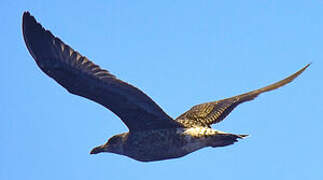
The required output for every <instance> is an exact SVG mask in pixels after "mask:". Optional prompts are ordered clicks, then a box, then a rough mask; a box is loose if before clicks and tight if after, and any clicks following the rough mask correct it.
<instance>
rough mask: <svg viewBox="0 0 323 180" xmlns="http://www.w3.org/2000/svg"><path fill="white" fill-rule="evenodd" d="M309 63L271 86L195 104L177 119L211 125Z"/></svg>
mask: <svg viewBox="0 0 323 180" xmlns="http://www.w3.org/2000/svg"><path fill="white" fill-rule="evenodd" d="M309 65H310V64H308V65H306V66H305V67H303V68H302V69H300V70H299V71H297V72H296V73H295V74H293V75H291V76H289V77H287V78H286V79H283V80H281V81H279V82H276V83H274V84H271V85H269V86H266V87H263V88H260V89H257V90H254V91H250V92H248V93H245V94H241V95H238V96H234V97H231V98H227V99H222V100H219V101H214V102H209V103H204V104H199V105H196V106H193V107H192V108H191V109H190V110H188V111H187V112H185V113H184V114H182V115H180V116H179V117H178V118H176V121H177V122H180V123H181V124H183V125H184V126H208V127H209V126H210V125H211V124H214V123H218V122H220V121H222V120H223V119H224V118H225V117H226V116H227V115H228V114H229V113H230V112H231V111H232V110H233V109H234V108H235V107H237V106H238V105H239V104H241V103H243V102H246V101H251V100H253V99H254V98H256V97H257V96H258V95H259V94H261V93H263V92H267V91H271V90H274V89H277V88H279V87H281V86H284V85H285V84H287V83H290V82H291V81H293V80H294V79H295V78H296V77H297V76H298V75H300V74H301V73H302V72H303V71H304V70H305V69H306V68H307V67H308V66H309Z"/></svg>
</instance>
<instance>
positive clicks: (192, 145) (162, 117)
mask: <svg viewBox="0 0 323 180" xmlns="http://www.w3.org/2000/svg"><path fill="white" fill-rule="evenodd" d="M22 29H23V36H24V40H25V43H26V46H27V48H28V50H29V52H30V54H31V55H32V57H33V58H34V60H35V61H36V63H37V65H38V66H39V68H40V69H41V70H42V71H43V72H44V73H46V74H47V75H48V76H49V77H51V78H53V79H54V80H55V81H56V82H57V83H59V84H60V85H62V86H63V87H64V88H65V89H67V91H68V92H70V93H72V94H75V95H79V96H82V97H85V98H87V99H90V100H92V101H95V102H97V103H99V104H101V105H102V106H104V107H106V108H107V109H109V110H111V111H112V112H113V113H115V114H116V115H117V116H118V117H119V118H120V119H121V120H122V121H123V122H124V123H125V125H126V126H127V127H128V128H129V132H127V133H123V134H119V135H115V136H113V137H112V138H110V139H109V140H108V142H107V143H105V144H103V145H101V146H98V147H96V148H94V149H93V150H92V151H91V154H97V153H101V152H111V153H116V154H121V155H125V156H128V157H131V158H133V159H136V160H139V161H145V162H147V161H156V160H163V159H170V158H177V157H181V156H184V155H187V154H189V153H191V152H194V151H196V150H198V149H201V148H204V147H221V146H227V145H230V144H233V143H234V142H236V141H237V140H238V139H241V138H244V137H246V135H236V134H230V133H225V132H221V131H217V130H214V129H212V128H211V125H212V124H215V123H218V122H220V121H222V120H223V119H224V118H225V117H226V116H227V115H228V114H229V113H230V112H231V111H232V110H233V109H234V108H235V107H237V106H238V105H239V104H241V103H243V102H247V101H251V100H253V99H254V98H256V97H257V96H258V95H259V94H261V93H264V92H267V91H271V90H274V89H277V88H279V87H281V86H284V85H285V84H287V83H290V82H291V81H293V80H294V79H295V78H296V77H297V76H298V75H300V74H301V73H302V72H303V71H304V70H305V69H306V68H307V67H308V66H309V64H308V65H307V66H305V67H303V68H302V69H300V70H299V71H297V72H296V73H294V74H292V75H291V76H289V77H287V78H285V79H283V80H281V81H279V82H276V83H273V84H271V85H269V86H265V87H263V88H260V89H257V90H254V91H250V92H248V93H244V94H241V95H238V96H234V97H230V98H226V99H222V100H218V101H213V102H208V103H203V104H200V105H196V106H193V107H192V108H191V109H190V110H188V111H187V112H185V113H183V114H182V115H180V116H179V117H177V118H176V119H173V118H171V117H169V116H168V115H167V114H166V113H165V112H164V111H163V110H162V109H161V108H160V107H159V106H158V105H157V104H156V103H155V102H154V101H153V100H152V99H151V98H150V97H149V96H147V95H146V94H145V93H143V92H142V91H141V90H139V89H138V88H136V87H134V86H132V85H130V84H128V83H126V82H123V81H121V80H119V79H117V78H116V77H115V76H114V75H112V74H111V73H110V72H108V71H107V70H104V69H101V68H100V67H99V66H98V65H95V64H94V63H93V62H91V61H90V60H89V59H87V58H86V57H85V56H82V55H81V54H80V53H78V52H77V51H74V50H73V49H72V48H71V47H69V46H68V45H66V44H65V43H64V42H63V41H61V40H60V39H59V38H57V37H55V36H54V35H53V34H52V33H51V32H49V31H47V30H45V29H44V28H43V27H42V26H41V25H40V24H39V23H38V22H37V21H36V20H35V18H34V17H33V16H31V15H30V13H29V12H25V13H24V15H23V24H22Z"/></svg>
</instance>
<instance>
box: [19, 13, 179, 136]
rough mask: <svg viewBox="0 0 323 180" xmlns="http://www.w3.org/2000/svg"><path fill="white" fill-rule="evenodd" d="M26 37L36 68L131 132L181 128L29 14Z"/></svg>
mask: <svg viewBox="0 0 323 180" xmlns="http://www.w3.org/2000/svg"><path fill="white" fill-rule="evenodd" d="M22 28H23V36H24V40H25V43H26V46H27V48H28V50H29V52H30V54H31V55H32V57H33V58H34V59H35V61H36V63H37V65H38V66H39V67H40V68H41V70H42V71H43V72H45V73H46V74H47V75H48V76H50V77H51V78H53V79H54V80H55V81H56V82H58V83H59V84H60V85H62V86H63V87H64V88H66V89H67V90H68V91H69V92H71V93H72V94H75V95H79V96H82V97H85V98H88V99H90V100H93V101H95V102H97V103H99V104H101V105H103V106H104V107H106V108H108V109H110V110H111V111H112V112H113V113H115V114H116V115H117V116H119V117H120V118H121V120H122V121H123V122H124V123H125V124H126V125H127V127H128V128H129V130H131V131H137V130H147V129H158V128H171V127H179V126H180V124H179V123H177V122H176V121H174V120H173V119H172V118H171V117H169V116H168V115H167V114H166V113H165V112H164V111H163V110H162V109H161V108H160V107H159V106H158V105H157V104H156V103H155V102H154V101H153V100H152V99H151V98H150V97H148V96H147V95H146V94H144V93H143V92H142V91H140V90H139V89H137V88H136V87H134V86H132V85H130V84H127V83H125V82H123V81H121V80H119V79H117V78H116V77H115V76H114V75H112V74H111V73H109V72H108V71H107V70H104V69H101V68H100V67H99V66H98V65H95V64H94V63H93V62H91V61H90V60H89V59H88V58H86V57H85V56H82V55H81V54H80V53H78V52H77V51H74V50H73V49H72V48H71V47H69V46H68V45H66V44H65V43H64V42H63V41H61V40H60V39H59V38H56V37H55V36H54V35H53V34H52V33H51V32H49V31H47V30H45V29H44V28H43V27H42V26H41V25H40V24H39V23H38V22H37V21H36V20H35V18H34V17H33V16H31V15H30V13H29V12H25V13H24V15H23V25H22Z"/></svg>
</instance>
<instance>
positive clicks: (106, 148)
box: [90, 134, 124, 154]
mask: <svg viewBox="0 0 323 180" xmlns="http://www.w3.org/2000/svg"><path fill="white" fill-rule="evenodd" d="M123 143H124V136H123V134H119V135H115V136H113V137H111V138H110V139H109V140H108V142H107V143H105V144H103V145H101V146H97V147H95V148H93V149H92V150H91V152H90V154H98V153H101V152H111V153H116V154H123Z"/></svg>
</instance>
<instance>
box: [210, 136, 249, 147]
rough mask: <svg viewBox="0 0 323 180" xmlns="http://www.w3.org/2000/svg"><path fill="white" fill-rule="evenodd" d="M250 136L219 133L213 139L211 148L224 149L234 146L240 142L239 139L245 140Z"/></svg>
mask: <svg viewBox="0 0 323 180" xmlns="http://www.w3.org/2000/svg"><path fill="white" fill-rule="evenodd" d="M247 136H248V135H246V134H239V135H237V134H230V133H219V134H217V135H216V136H214V138H212V139H211V142H210V146H211V147H223V146H228V145H231V144H234V143H235V142H238V139H244V138H246V137H247Z"/></svg>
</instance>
